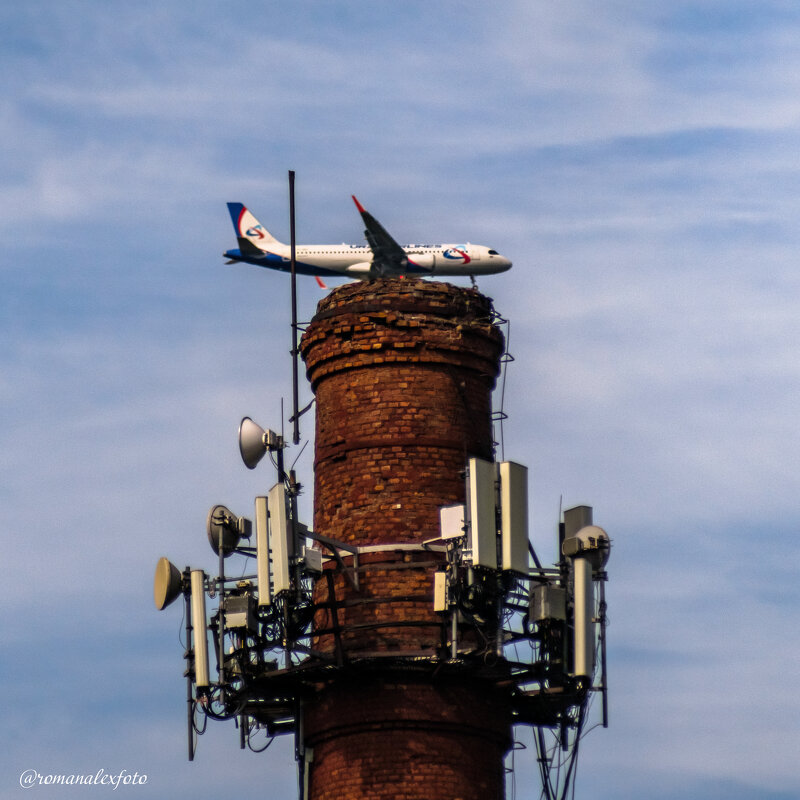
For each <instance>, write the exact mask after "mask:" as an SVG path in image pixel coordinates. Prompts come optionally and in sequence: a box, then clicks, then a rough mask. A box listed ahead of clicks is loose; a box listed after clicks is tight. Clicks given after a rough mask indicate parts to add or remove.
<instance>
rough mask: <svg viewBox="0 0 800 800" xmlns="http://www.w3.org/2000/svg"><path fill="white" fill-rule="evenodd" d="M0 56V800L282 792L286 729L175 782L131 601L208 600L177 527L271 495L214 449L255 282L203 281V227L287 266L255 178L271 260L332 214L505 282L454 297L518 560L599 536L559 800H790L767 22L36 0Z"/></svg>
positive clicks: (171, 664)
mask: <svg viewBox="0 0 800 800" xmlns="http://www.w3.org/2000/svg"><path fill="white" fill-rule="evenodd" d="M0 40H1V42H2V44H1V46H0V87H2V91H0V140H2V143H3V146H2V148H0V237H1V238H2V253H1V254H0V280H2V292H0V333H1V334H2V337H1V338H0V404H1V406H0V407H1V408H2V413H1V414H0V441H1V442H2V448H0V498H2V502H3V504H4V507H5V508H6V512H5V524H4V525H3V539H2V542H3V545H2V547H3V557H2V563H3V565H4V580H3V584H4V592H3V594H4V600H3V607H4V613H3V619H2V621H1V622H0V641H2V649H0V674H2V675H3V676H4V684H5V687H4V689H5V691H4V703H3V705H4V709H3V715H2V724H0V742H2V747H0V798H3V800H5V798H16V797H18V796H19V795H20V794H21V793H23V789H22V788H20V785H19V778H20V775H21V774H22V772H23V771H24V770H28V769H33V770H36V771H37V772H39V773H40V774H43V775H47V774H58V773H82V774H85V773H95V772H96V771H97V770H100V769H103V770H105V771H106V772H107V773H110V774H114V773H119V772H120V771H121V770H123V769H124V770H127V771H128V773H133V772H138V773H139V774H145V775H147V783H146V784H145V785H139V786H136V787H133V786H128V787H120V789H119V791H120V794H121V793H122V792H125V793H126V794H129V795H130V796H134V795H135V796H136V797H138V798H142V800H144V798H149V797H158V798H161V797H164V796H168V795H173V794H175V793H179V794H180V796H187V797H189V796H190V797H193V798H196V799H197V800H205V798H212V797H218V796H220V793H221V792H226V793H230V791H231V790H233V791H235V792H236V794H237V796H240V797H244V798H249V797H253V798H278V797H293V796H295V794H294V793H295V791H296V788H295V787H296V777H295V771H294V762H293V754H292V749H291V747H292V746H291V741H290V740H289V737H284V738H283V739H279V740H276V742H275V743H274V744H273V746H272V747H271V748H270V749H269V750H268V751H267V752H266V753H264V754H261V755H256V754H253V753H250V752H248V751H245V752H240V751H239V749H238V733H237V731H236V730H235V729H234V728H233V725H232V724H224V723H216V724H214V723H210V724H209V729H208V733H207V734H206V735H205V736H203V737H202V738H201V739H200V741H199V744H198V753H197V756H196V760H195V761H194V762H193V763H188V761H187V759H186V742H185V729H184V722H185V685H184V681H183V678H182V672H183V660H182V654H183V648H182V645H181V643H180V632H181V624H182V621H181V618H180V617H181V614H180V610H179V609H178V608H177V606H175V607H170V608H169V609H167V610H165V611H164V612H161V613H159V612H156V611H155V609H154V607H153V600H152V575H153V568H154V566H155V562H156V560H157V559H158V558H159V557H160V556H162V555H165V556H167V557H169V558H170V559H171V560H172V561H173V562H175V563H176V564H178V566H179V567H180V568H182V567H183V566H185V565H187V564H191V565H192V566H194V567H202V568H204V569H206V570H207V571H208V572H212V573H214V574H216V571H215V567H216V564H215V556H214V554H213V553H212V552H211V549H210V548H209V546H208V542H207V540H206V536H205V518H206V514H207V512H208V509H209V508H210V507H211V506H212V505H215V504H217V503H224V504H225V505H228V506H229V507H231V508H232V509H234V510H235V511H237V513H240V514H248V513H249V512H250V510H251V509H252V502H253V500H252V499H253V497H254V496H255V495H257V494H263V493H264V491H265V490H266V489H267V488H269V484H270V483H271V481H272V475H271V474H270V471H269V470H267V473H265V472H264V469H266V468H262V469H260V470H255V471H253V472H249V471H248V470H247V469H246V468H245V467H244V466H243V465H242V463H241V461H240V458H239V454H238V448H237V443H236V431H237V427H238V424H239V420H240V419H241V418H242V416H244V415H249V416H252V417H253V418H254V419H256V420H257V421H258V422H260V423H261V424H262V425H264V426H265V427H267V426H269V427H272V428H279V427H280V420H281V399H282V398H286V399H287V404H288V398H289V396H290V391H291V389H290V387H291V382H290V381H291V366H290V360H289V357H288V351H289V348H290V347H291V340H290V330H289V320H290V314H289V303H288V297H289V294H288V291H289V287H288V281H287V279H286V278H285V276H282V275H279V274H277V273H271V272H268V271H266V270H263V271H262V270H258V269H256V268H254V267H249V266H247V265H232V266H226V265H225V264H224V259H223V258H222V255H221V254H222V252H223V251H224V250H226V249H229V248H230V247H233V246H235V240H234V238H233V232H232V229H231V226H230V220H229V217H228V214H227V212H226V209H225V202H226V201H240V202H243V203H245V204H247V205H248V207H250V208H251V209H252V210H253V212H254V213H255V214H256V216H257V217H258V218H259V219H260V221H261V222H262V223H264V224H265V225H266V226H267V227H268V228H269V230H270V231H271V232H272V233H273V234H274V235H276V236H277V237H278V238H280V239H283V240H287V238H288V228H289V225H288V210H287V196H288V191H287V184H286V177H287V170H289V169H292V170H295V171H296V174H297V186H296V191H297V231H298V240H299V241H302V242H342V241H347V242H356V243H361V242H362V226H361V220H360V219H359V217H358V215H357V213H356V211H355V209H354V207H353V205H352V203H351V201H350V198H349V196H350V194H356V195H357V196H358V197H359V199H360V200H361V201H362V203H363V204H364V205H365V206H366V207H367V208H368V209H369V210H370V211H371V212H372V213H373V214H374V215H375V216H376V217H377V218H378V219H379V220H380V221H381V222H382V223H383V225H384V226H385V227H386V228H387V229H388V230H389V231H391V232H392V234H393V235H394V236H395V238H397V239H398V241H401V242H403V241H465V240H469V241H473V242H478V243H481V244H485V245H487V246H490V247H493V248H495V249H497V250H499V251H500V252H501V253H503V254H504V255H507V256H508V257H509V258H511V259H512V260H513V261H514V267H513V269H512V270H511V272H509V273H506V274H503V275H499V276H493V277H487V278H482V279H481V280H480V282H479V286H480V289H481V290H482V291H483V292H484V293H486V294H488V295H489V296H491V297H492V298H494V302H495V306H496V308H497V310H498V311H499V312H500V313H501V314H502V316H503V317H505V318H507V319H508V320H509V321H510V328H509V333H510V340H509V349H510V352H511V354H512V355H513V356H514V361H513V363H511V364H510V365H509V366H508V369H507V374H506V383H505V392H504V411H505V412H506V413H507V414H508V420H507V421H506V422H505V425H504V431H503V435H504V443H505V446H504V450H505V452H504V454H503V455H504V456H505V458H508V459H511V460H515V461H518V462H521V463H523V464H526V465H527V466H528V467H529V470H530V501H531V509H530V510H531V514H530V516H531V538H532V540H533V542H534V544H535V546H536V548H537V550H538V551H539V553H540V555H541V557H542V559H543V560H545V561H547V562H548V563H551V562H552V561H553V560H554V559H555V558H556V552H555V550H556V548H555V530H556V524H557V521H558V513H559V507H569V506H572V505H577V504H580V503H586V504H589V505H592V506H593V507H594V519H595V522H596V523H597V524H600V525H602V526H603V527H604V528H605V529H606V530H607V531H608V533H609V535H610V536H611V538H612V542H613V550H612V553H611V558H610V560H609V564H608V571H609V583H608V587H607V596H608V603H609V619H610V627H609V631H608V645H609V658H608V662H609V684H610V698H609V702H610V727H609V728H608V729H607V730H603V729H596V730H593V731H592V732H591V733H590V734H589V735H588V736H587V737H586V738H585V739H584V741H583V742H582V744H581V756H580V761H579V765H578V775H577V789H576V793H575V797H576V798H594V799H595V800H610V798H615V800H627V799H628V798H630V799H631V800H633V798H640V797H642V796H647V797H649V798H650V800H666V798H672V797H676V796H689V797H693V798H703V799H704V800H706V799H707V800H717V799H718V798H719V799H720V800H721V798H723V797H724V798H726V800H744V798H747V800H789V798H795V797H798V796H800V771H798V769H797V763H796V762H797V753H798V748H799V747H800V699H798V692H797V685H798V678H800V667H799V666H798V665H800V644H798V638H797V636H796V634H795V632H796V630H797V627H798V622H800V620H799V619H798V608H800V588H798V587H799V586H800V582H798V580H797V564H798V562H800V544H799V543H798V536H797V531H798V528H800V507H799V506H798V496H799V495H800V456H798V453H800V433H798V424H797V405H798V397H800V391H799V390H800V361H798V358H797V353H798V345H800V314H798V307H797V306H798V292H799V290H800V278H798V270H797V253H798V250H799V249H800V232H798V226H797V220H798V219H799V218H800V166H798V161H797V153H798V151H800V99H799V98H800V91H798V90H800V9H799V8H798V7H797V5H796V4H795V3H793V2H779V1H777V0H761V1H759V2H750V1H749V0H724V2H723V1H721V0H720V2H717V1H716V0H709V1H708V2H699V1H698V0H691V1H686V2H682V1H681V0H677V1H676V2H673V3H668V4H664V3H639V2H632V1H631V0H619V1H616V0H608V1H607V2H604V3H601V4H598V3H592V2H588V0H566V2H561V3H549V2H540V1H539V0H536V1H535V2H531V0H507V1H504V2H499V3H494V4H488V3H483V2H481V3H479V2H472V1H471V0H462V1H461V2H457V1H456V0H452V1H451V2H420V1H418V0H408V2H404V3H387V2H380V1H378V2H376V1H375V0H372V1H371V2H366V0H340V2H337V3H329V2H321V1H320V2H310V1H309V0H305V1H304V0H299V1H298V2H294V3H291V4H289V3H278V2H262V3H256V2H249V1H247V0H239V1H238V2H237V0H233V2H229V3H225V4H220V3H213V2H202V1H201V2H196V3H192V4H187V3H179V2H175V0H162V1H161V2H158V3H155V2H149V1H148V0H144V1H143V2H139V3H121V2H108V3H93V2H71V1H70V0H66V1H64V2H55V0H41V1H37V0H32V2H29V3H25V4H10V3H6V4H3V6H2V7H1V8H0ZM454 282H455V283H461V284H463V285H467V283H468V281H466V280H460V279H455V280H454ZM335 283H336V282H335V281H334V282H332V285H333V284H335ZM322 296H324V293H323V292H321V291H320V289H319V288H318V287H317V286H316V284H315V282H314V281H313V280H311V279H306V280H304V281H301V283H300V286H299V307H300V318H301V319H306V320H307V319H310V317H311V316H312V315H313V313H314V309H315V305H316V303H317V302H318V300H319V299H321V297H322ZM302 392H303V393H305V394H304V397H305V399H309V398H310V394H309V393H308V392H309V390H308V388H307V387H304V388H303V389H302ZM495 405H496V406H498V405H499V393H496V396H495ZM287 407H288V405H287ZM310 428H311V425H310V422H305V423H304V429H303V431H302V433H303V437H304V440H305V439H307V438H308V437H309V435H310V433H311V430H310ZM299 449H300V448H294V449H293V450H290V451H289V453H288V454H287V458H289V459H290V460H294V459H297V466H296V468H297V470H298V472H299V477H300V480H301V481H303V480H305V482H306V484H307V485H310V483H311V451H312V448H311V446H308V447H306V449H305V450H304V451H303V452H302V453H300V454H299V455H298V452H297V451H299ZM304 503H305V504H306V508H309V507H310V506H309V505H308V504H309V503H310V497H309V495H308V493H307V494H306V496H305V498H304ZM594 721H595V722H596V721H597V720H596V719H595V720H594ZM518 736H519V741H520V742H521V745H527V746H528V749H527V750H518V751H517V752H516V754H515V780H514V790H513V791H514V797H515V798H520V800H522V798H527V797H530V798H536V797H538V792H539V789H538V787H539V782H538V778H537V765H536V763H535V757H534V755H533V751H532V748H531V744H532V742H531V737H530V731H526V730H521V731H519V732H518ZM32 791H33V793H35V794H38V795H39V796H42V797H47V798H59V799H60V798H62V797H74V796H76V790H74V789H70V788H69V787H62V788H60V789H59V788H56V787H35V788H33V790H32ZM84 791H87V790H85V789H84V790H81V794H83V792H84ZM106 791H111V789H108V788H103V787H97V788H96V789H95V790H94V792H95V793H96V794H98V795H100V794H103V793H104V792H106ZM511 796H512V793H511V790H509V797H511Z"/></svg>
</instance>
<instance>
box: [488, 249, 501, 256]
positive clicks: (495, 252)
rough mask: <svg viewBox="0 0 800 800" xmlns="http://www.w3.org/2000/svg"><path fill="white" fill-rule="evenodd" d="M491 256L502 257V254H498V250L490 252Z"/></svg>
mask: <svg viewBox="0 0 800 800" xmlns="http://www.w3.org/2000/svg"><path fill="white" fill-rule="evenodd" d="M489 255H490V256H499V255H500V253H498V252H497V250H490V251H489Z"/></svg>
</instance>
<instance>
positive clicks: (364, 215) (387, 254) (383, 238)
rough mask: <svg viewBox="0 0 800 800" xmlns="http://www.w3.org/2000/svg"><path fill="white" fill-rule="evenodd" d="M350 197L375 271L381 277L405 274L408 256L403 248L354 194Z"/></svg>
mask: <svg viewBox="0 0 800 800" xmlns="http://www.w3.org/2000/svg"><path fill="white" fill-rule="evenodd" d="M351 197H352V198H353V202H354V203H355V204H356V208H357V209H358V210H359V212H360V213H361V219H363V220H364V225H365V226H366V230H365V231H364V236H365V237H366V239H367V244H369V246H370V249H371V250H372V267H373V270H374V271H375V273H376V274H377V275H379V276H382V277H386V276H389V275H405V273H406V268H407V267H408V256H407V255H406V252H405V250H403V248H402V247H400V245H399V244H397V242H396V241H395V240H394V239H393V238H392V236H391V235H390V234H389V232H388V231H387V230H386V228H384V227H383V225H381V224H380V222H378V220H376V219H375V217H373V216H372V214H370V213H369V212H368V211H367V210H366V209H365V208H364V206H362V205H361V203H359V202H358V200H357V199H356V196H355V195H351Z"/></svg>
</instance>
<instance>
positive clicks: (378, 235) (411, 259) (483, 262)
mask: <svg viewBox="0 0 800 800" xmlns="http://www.w3.org/2000/svg"><path fill="white" fill-rule="evenodd" d="M351 197H352V198H353V202H354V203H355V204H356V208H357V209H358V211H359V213H360V214H361V218H362V219H363V220H364V225H365V226H366V230H365V231H364V236H365V237H366V240H367V244H308V245H302V244H301V245H296V246H295V272H296V273H297V274H298V275H314V276H316V278H317V283H319V284H320V286H322V287H323V288H327V287H326V286H325V285H324V284H323V283H322V281H321V280H320V277H325V276H328V277H345V278H356V279H359V280H372V279H375V278H386V277H392V276H400V275H408V276H412V275H413V276H426V275H465V276H469V277H471V278H472V279H473V280H474V276H475V275H492V274H494V273H497V272H505V271H506V270H507V269H510V268H511V261H509V260H508V259H507V258H505V257H504V256H501V255H500V254H499V253H498V252H497V251H496V250H491V249H490V248H488V247H484V246H482V245H476V244H469V243H466V244H407V245H404V246H402V247H401V246H400V245H399V244H398V243H397V242H396V241H395V240H394V239H393V238H392V237H391V235H390V234H389V233H388V232H387V231H386V229H385V228H384V227H383V225H381V224H380V222H378V220H376V219H375V217H373V216H372V214H370V213H369V212H368V211H367V210H366V209H365V208H364V207H363V206H362V205H361V203H359V202H358V200H357V199H356V197H355V195H351ZM228 211H229V212H230V215H231V221H232V222H233V228H234V230H235V231H236V238H237V239H238V241H239V247H238V248H237V249H235V250H227V251H226V252H225V253H224V255H225V257H226V258H228V262H227V263H228V264H234V263H237V262H243V263H246V264H255V265H256V266H257V267H267V268H268V269H276V270H280V271H282V272H289V271H290V270H291V265H290V247H289V245H288V244H283V243H282V242H279V241H278V240H277V239H276V238H275V237H274V236H273V235H272V234H271V233H270V232H269V231H268V230H267V229H266V228H265V227H264V226H263V225H262V224H261V223H260V222H259V221H258V220H257V219H256V218H255V217H254V216H253V214H252V213H251V212H250V211H249V210H248V209H247V208H246V207H245V206H243V205H242V204H241V203H228Z"/></svg>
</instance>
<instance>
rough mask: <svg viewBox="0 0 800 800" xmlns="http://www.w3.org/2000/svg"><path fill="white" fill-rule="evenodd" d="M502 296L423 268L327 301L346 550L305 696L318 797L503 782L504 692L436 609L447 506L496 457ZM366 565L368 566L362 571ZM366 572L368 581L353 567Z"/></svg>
mask: <svg viewBox="0 0 800 800" xmlns="http://www.w3.org/2000/svg"><path fill="white" fill-rule="evenodd" d="M492 316H493V311H492V305H491V301H490V300H489V299H488V298H486V297H484V296H483V295H481V294H480V293H478V292H477V291H475V290H472V289H465V288H460V287H456V286H451V285H449V284H446V283H434V282H427V281H422V280H409V279H400V278H397V279H387V280H380V281H375V282H358V283H353V284H348V285H345V286H341V287H339V288H337V289H335V290H333V291H332V292H331V293H330V294H329V295H328V297H326V298H325V299H324V300H323V301H321V302H320V304H319V306H318V310H317V314H316V315H315V317H314V319H313V320H312V322H311V324H310V325H309V327H308V329H307V330H306V332H305V334H304V336H303V338H302V341H301V344H300V351H301V354H302V357H303V359H304V360H305V363H306V368H307V373H308V378H309V380H310V381H311V386H312V389H313V391H314V394H315V396H316V450H315V459H314V467H315V481H314V530H315V532H316V533H318V534H322V535H323V536H327V537H329V538H331V539H335V540H337V541H339V542H344V543H347V544H349V545H353V546H357V547H358V548H359V554H358V569H357V571H354V567H355V564H354V557H353V556H352V555H350V554H348V553H347V552H345V551H340V556H341V557H342V562H343V564H344V566H345V567H346V568H347V569H348V570H349V571H350V572H349V575H348V574H346V573H345V572H343V571H342V570H341V568H339V569H337V568H336V566H337V565H336V562H335V561H333V560H331V561H329V562H328V563H327V565H326V570H325V574H324V575H323V577H322V578H320V579H319V580H318V581H317V583H316V587H315V591H314V601H315V604H317V605H318V610H317V613H316V616H315V619H314V631H315V638H314V643H313V646H314V648H315V649H317V650H318V651H321V652H323V653H327V654H329V655H331V656H334V657H335V660H336V663H337V665H338V666H337V667H336V668H332V669H331V674H330V679H329V680H326V681H321V682H320V683H319V684H318V685H317V687H316V692H315V693H314V694H313V696H310V697H308V698H307V699H306V701H305V704H304V713H303V728H302V731H303V732H302V736H301V740H302V746H303V747H305V748H306V750H307V756H306V758H307V760H308V773H307V779H308V797H309V798H310V799H311V800H327V799H328V798H330V799H331V800H333V798H336V800H343V799H344V798H352V799H353V800H384V799H385V800H388V799H389V798H392V800H394V799H395V798H403V800H417V798H419V800H423V798H424V800H437V798H442V799H444V798H447V800H455V798H461V800H471V798H475V800H478V798H480V800H488V799H492V798H502V797H503V796H504V770H503V758H504V755H505V753H506V752H507V750H508V748H509V746H510V744H511V730H510V729H511V718H510V712H509V709H508V700H507V698H506V695H505V694H504V692H503V691H501V690H500V689H498V688H497V686H496V684H495V682H494V681H493V680H490V679H488V678H486V677H485V676H483V675H482V673H481V672H480V670H476V669H475V668H474V667H471V666H469V665H466V664H458V665H456V664H454V663H453V662H452V661H449V662H448V652H447V645H448V642H447V636H448V626H447V625H446V624H445V621H444V619H443V617H442V616H440V615H438V614H436V613H434V610H433V581H434V577H433V576H434V572H435V571H436V569H437V567H440V566H441V564H442V563H443V560H444V558H445V555H444V553H443V552H442V549H441V548H434V549H431V548H427V549H426V548H424V547H423V542H426V541H428V540H431V539H434V538H435V537H436V536H437V535H438V531H439V508H440V507H441V506H444V505H451V504H454V503H460V502H464V468H465V465H466V462H467V459H468V458H469V457H470V456H479V457H481V458H484V459H490V460H491V459H492V458H493V442H492V427H491V392H492V389H493V388H494V384H495V380H496V378H497V374H498V371H499V359H500V355H501V354H502V351H503V337H502V334H501V333H500V331H499V330H498V328H497V327H496V326H495V325H494V324H493V321H492ZM356 574H357V578H358V580H357V581H356V580H355V579H354V578H355V576H356ZM356 583H357V588H356V585H355V584H356Z"/></svg>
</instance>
